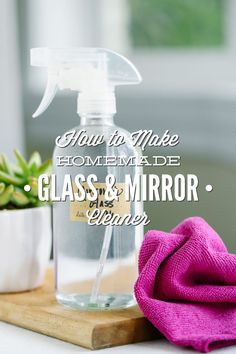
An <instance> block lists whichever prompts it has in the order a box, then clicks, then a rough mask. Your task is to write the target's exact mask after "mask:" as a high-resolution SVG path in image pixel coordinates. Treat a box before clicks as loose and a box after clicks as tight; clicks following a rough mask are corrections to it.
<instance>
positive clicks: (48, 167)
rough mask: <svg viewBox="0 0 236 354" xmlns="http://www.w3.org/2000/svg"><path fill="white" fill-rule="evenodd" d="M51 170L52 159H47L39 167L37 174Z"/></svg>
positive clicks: (48, 172) (49, 172)
mask: <svg viewBox="0 0 236 354" xmlns="http://www.w3.org/2000/svg"><path fill="white" fill-rule="evenodd" d="M51 170H52V161H51V160H47V161H45V162H44V163H43V164H42V165H41V166H40V167H39V169H38V176H40V175H42V174H43V173H47V174H51Z"/></svg>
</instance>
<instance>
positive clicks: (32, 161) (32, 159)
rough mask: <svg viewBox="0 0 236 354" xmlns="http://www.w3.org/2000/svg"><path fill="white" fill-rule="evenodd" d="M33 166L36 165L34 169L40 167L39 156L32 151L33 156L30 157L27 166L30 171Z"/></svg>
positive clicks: (36, 152)
mask: <svg viewBox="0 0 236 354" xmlns="http://www.w3.org/2000/svg"><path fill="white" fill-rule="evenodd" d="M33 165H36V167H38V168H39V166H41V165H42V160H41V156H40V154H39V153H38V151H34V152H33V154H32V155H31V156H30V159H29V162H28V166H29V168H30V169H31V168H32V166H33Z"/></svg>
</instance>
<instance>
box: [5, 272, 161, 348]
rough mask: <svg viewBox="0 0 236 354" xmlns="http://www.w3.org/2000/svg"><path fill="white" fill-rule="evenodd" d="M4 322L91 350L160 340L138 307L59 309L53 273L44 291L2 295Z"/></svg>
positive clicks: (48, 276) (43, 288)
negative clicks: (112, 309) (122, 308)
mask: <svg viewBox="0 0 236 354" xmlns="http://www.w3.org/2000/svg"><path fill="white" fill-rule="evenodd" d="M0 320H1V321H5V322H8V323H12V324H15V325H17V326H20V327H23V328H27V329H30V330H32V331H35V332H39V333H42V334H45V335H48V336H52V337H55V338H58V339H61V340H64V341H67V342H70V343H73V344H77V345H80V346H83V347H86V348H90V349H100V348H106V347H112V346H118V345H123V344H130V343H136V342H141V341H145V340H150V339H154V338H158V337H160V335H159V333H158V332H157V330H156V329H155V328H154V327H153V326H152V325H151V324H150V322H148V321H147V320H146V319H145V318H144V317H143V315H142V313H141V311H140V310H139V309H138V307H137V306H135V307H132V308H129V309H124V310H114V311H111V310H110V311H78V310H71V309H68V308H66V307H64V306H62V305H59V304H58V303H57V302H56V299H55V295H54V286H53V272H52V270H51V269H50V270H48V272H47V276H46V279H45V283H44V285H43V287H41V288H38V289H36V290H32V291H28V292H24V293H17V294H1V295H0Z"/></svg>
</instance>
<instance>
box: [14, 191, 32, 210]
mask: <svg viewBox="0 0 236 354" xmlns="http://www.w3.org/2000/svg"><path fill="white" fill-rule="evenodd" d="M10 199H11V202H12V203H13V204H15V205H16V206H19V207H24V206H26V205H28V204H30V199H29V198H28V197H26V195H25V194H24V193H23V192H21V191H19V190H15V191H14V192H13V193H12V195H11V198H10Z"/></svg>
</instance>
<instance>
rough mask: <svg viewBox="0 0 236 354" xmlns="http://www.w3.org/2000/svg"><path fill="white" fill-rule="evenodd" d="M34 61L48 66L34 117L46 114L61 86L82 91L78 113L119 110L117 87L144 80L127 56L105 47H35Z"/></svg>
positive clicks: (79, 97)
mask: <svg viewBox="0 0 236 354" xmlns="http://www.w3.org/2000/svg"><path fill="white" fill-rule="evenodd" d="M31 65H33V66H41V67H46V68H47V70H48V80H47V86H46V89H45V92H44V95H43V98H42V101H41V103H40V105H39V107H38V108H37V110H36V112H35V113H34V114H33V117H37V116H39V115H40V114H42V113H43V112H44V111H45V110H46V109H47V107H48V106H49V105H50V103H51V102H52V100H53V98H54V97H55V95H56V92H57V90H64V89H70V90H73V91H77V92H78V113H93V112H96V113H111V114H112V113H116V103H115V94H114V91H115V87H116V86H118V85H131V84H138V83H140V82H141V80H142V79H141V76H140V74H139V72H138V70H137V69H136V68H135V66H134V65H133V64H132V63H131V62H130V61H129V60H128V59H127V58H125V57H123V56H121V55H119V54H117V53H115V52H113V51H110V50H108V49H103V48H70V49H66V48H65V49H50V48H33V49H31Z"/></svg>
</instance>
